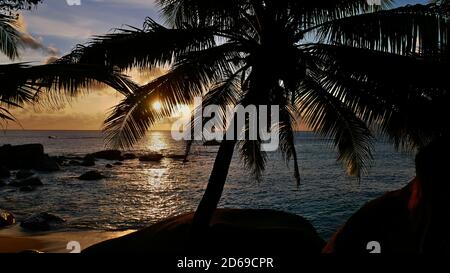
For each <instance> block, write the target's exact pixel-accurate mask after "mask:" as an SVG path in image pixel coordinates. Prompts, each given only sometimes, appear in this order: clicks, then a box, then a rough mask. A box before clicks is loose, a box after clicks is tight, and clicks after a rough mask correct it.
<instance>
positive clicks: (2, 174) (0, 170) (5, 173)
mask: <svg viewBox="0 0 450 273" xmlns="http://www.w3.org/2000/svg"><path fill="white" fill-rule="evenodd" d="M10 176H11V172H10V171H9V170H8V169H7V168H6V167H5V166H1V165H0V178H8V177H10Z"/></svg>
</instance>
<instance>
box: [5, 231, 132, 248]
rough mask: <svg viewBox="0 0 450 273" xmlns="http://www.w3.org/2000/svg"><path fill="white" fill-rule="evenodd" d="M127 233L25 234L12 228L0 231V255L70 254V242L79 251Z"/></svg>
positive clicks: (127, 232)
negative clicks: (78, 246) (29, 252)
mask: <svg viewBox="0 0 450 273" xmlns="http://www.w3.org/2000/svg"><path fill="white" fill-rule="evenodd" d="M131 232H133V230H129V231H119V232H117V231H114V232H109V231H108V232H107V231H80V232H51V233H26V232H23V231H21V230H20V227H17V226H14V227H11V228H7V229H2V230H0V253H19V252H23V251H26V250H37V251H40V252H45V253H70V252H71V250H68V249H67V245H68V243H69V242H71V241H75V242H78V243H79V244H80V246H81V250H83V249H86V248H88V247H90V246H92V245H94V244H97V243H99V242H103V241H106V240H109V239H113V238H118V237H121V236H124V235H127V234H129V233H131Z"/></svg>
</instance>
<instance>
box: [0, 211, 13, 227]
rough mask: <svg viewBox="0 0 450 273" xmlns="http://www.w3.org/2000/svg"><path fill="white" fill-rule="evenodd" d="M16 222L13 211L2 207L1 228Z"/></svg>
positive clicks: (0, 214)
mask: <svg viewBox="0 0 450 273" xmlns="http://www.w3.org/2000/svg"><path fill="white" fill-rule="evenodd" d="M15 223H16V218H15V217H14V215H12V213H10V212H8V211H5V210H2V209H0V228H2V227H6V226H10V225H14V224H15Z"/></svg>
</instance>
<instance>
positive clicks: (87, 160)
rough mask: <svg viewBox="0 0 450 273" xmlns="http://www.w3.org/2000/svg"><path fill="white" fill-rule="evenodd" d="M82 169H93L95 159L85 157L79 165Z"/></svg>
mask: <svg viewBox="0 0 450 273" xmlns="http://www.w3.org/2000/svg"><path fill="white" fill-rule="evenodd" d="M80 165H81V166H83V167H93V166H95V159H94V158H92V157H87V158H85V159H84V160H83V162H81V163H80Z"/></svg>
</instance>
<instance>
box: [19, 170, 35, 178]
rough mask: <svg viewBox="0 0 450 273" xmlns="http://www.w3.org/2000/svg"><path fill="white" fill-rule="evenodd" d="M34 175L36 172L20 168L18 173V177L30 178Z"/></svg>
mask: <svg viewBox="0 0 450 273" xmlns="http://www.w3.org/2000/svg"><path fill="white" fill-rule="evenodd" d="M33 175H34V173H33V172H32V171H30V170H20V171H18V172H17V173H16V179H19V180H21V179H26V178H30V177H32V176H33Z"/></svg>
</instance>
